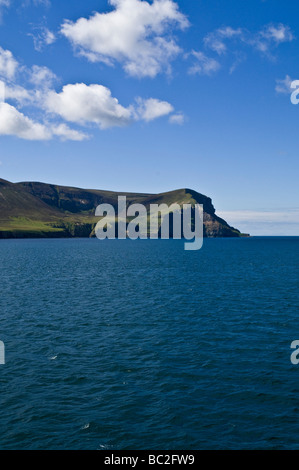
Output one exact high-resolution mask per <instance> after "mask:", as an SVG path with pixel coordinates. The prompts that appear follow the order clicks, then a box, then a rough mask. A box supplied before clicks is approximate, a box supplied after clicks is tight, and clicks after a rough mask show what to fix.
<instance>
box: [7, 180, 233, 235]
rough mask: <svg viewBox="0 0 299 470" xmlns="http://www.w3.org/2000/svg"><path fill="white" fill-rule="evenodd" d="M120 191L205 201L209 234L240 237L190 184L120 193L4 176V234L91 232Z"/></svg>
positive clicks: (137, 198) (167, 200)
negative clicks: (99, 208)
mask: <svg viewBox="0 0 299 470" xmlns="http://www.w3.org/2000/svg"><path fill="white" fill-rule="evenodd" d="M118 196H126V197H127V203H128V205H129V204H133V203H141V204H144V205H145V206H146V207H147V208H149V206H150V204H163V203H164V204H168V205H170V204H172V203H179V204H180V205H182V204H188V203H191V204H196V203H197V204H203V207H204V236H205V237H241V236H242V234H241V233H240V232H239V230H237V229H235V228H233V227H230V226H229V225H228V224H227V223H226V222H225V220H223V219H220V218H219V217H217V215H216V214H215V209H214V207H213V204H212V201H211V199H210V198H209V197H207V196H204V195H202V194H199V193H197V192H196V191H192V190H190V189H179V190H177V191H171V192H167V193H161V194H137V193H136V194H135V193H116V192H111V191H101V190H94V189H80V188H71V187H66V186H56V185H53V184H45V183H34V182H24V183H10V182H9V181H5V180H2V179H0V238H42V237H45V238H47V237H48V238H50V237H91V236H93V235H94V227H95V225H96V223H97V222H98V221H99V218H97V217H95V209H96V207H97V206H98V205H99V204H103V203H106V204H107V203H108V204H111V205H112V206H113V207H114V208H115V209H116V211H117V206H118Z"/></svg>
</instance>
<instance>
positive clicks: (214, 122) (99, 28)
mask: <svg viewBox="0 0 299 470" xmlns="http://www.w3.org/2000/svg"><path fill="white" fill-rule="evenodd" d="M240 5H241V6H240ZM0 12H1V24H0V93H1V90H2V94H3V91H5V93H4V96H3V97H2V101H1V103H0V162H1V163H0V175H1V177H2V178H5V179H8V180H10V181H14V182H17V181H25V180H26V181H28V180H34V181H44V182H49V183H56V184H64V185H73V186H79V187H86V188H99V189H111V190H115V191H118V190H119V191H140V192H164V191H168V190H172V189H178V188H182V187H189V188H192V189H194V190H196V191H199V192H201V193H203V194H206V195H209V196H210V197H212V199H213V202H214V205H215V207H216V209H217V213H219V214H220V215H221V216H223V217H225V218H226V219H227V220H228V222H230V223H232V224H233V225H235V226H237V227H238V228H240V229H241V230H243V231H247V232H250V233H251V234H254V235H272V234H273V235H283V234H286V235H299V202H298V195H299V194H298V187H299V185H298V169H299V168H298V167H299V163H298V145H297V135H298V126H299V106H294V105H293V104H292V103H291V101H290V96H291V88H290V84H291V82H292V81H293V80H296V79H299V70H298V59H299V42H298V41H299V28H298V20H297V18H298V14H299V5H298V2H295V1H294V0H286V1H284V2H281V1H278V0H276V1H275V0H264V1H262V0H251V1H250V2H241V3H240V1H236V0H226V1H224V0H221V1H220V0H209V1H203V0H197V1H190V0H178V1H176V2H175V1H172V0H155V1H148V2H147V1H145V0H111V1H110V2H109V1H107V0H84V1H81V0H77V1H76V2H70V1H69V0H68V1H66V0H65V1H64V0H24V1H23V0H19V1H18V0H0ZM0 100H1V95H0Z"/></svg>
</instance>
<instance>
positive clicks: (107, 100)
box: [45, 83, 132, 129]
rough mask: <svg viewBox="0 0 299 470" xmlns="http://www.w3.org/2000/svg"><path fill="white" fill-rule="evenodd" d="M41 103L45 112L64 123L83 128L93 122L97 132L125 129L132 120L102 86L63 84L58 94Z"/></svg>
mask: <svg viewBox="0 0 299 470" xmlns="http://www.w3.org/2000/svg"><path fill="white" fill-rule="evenodd" d="M45 104H46V108H47V109H48V111H50V112H52V113H55V114H58V115H59V116H61V117H62V118H63V119H65V120H66V121H69V122H75V123H78V124H83V125H84V124H87V123H94V124H97V125H98V126H99V127H100V128H101V129H107V128H108V127H113V126H120V127H121V126H125V125H127V124H129V122H130V120H131V117H132V113H131V111H130V110H129V109H127V108H125V107H123V106H121V105H120V104H119V102H118V100H117V99H116V98H113V96H112V95H111V91H110V90H109V89H108V88H106V87H104V86H102V85H89V86H88V85H85V83H76V84H74V85H66V86H64V87H63V90H62V92H61V93H56V92H55V91H50V92H49V93H48V96H47V99H46V103H45Z"/></svg>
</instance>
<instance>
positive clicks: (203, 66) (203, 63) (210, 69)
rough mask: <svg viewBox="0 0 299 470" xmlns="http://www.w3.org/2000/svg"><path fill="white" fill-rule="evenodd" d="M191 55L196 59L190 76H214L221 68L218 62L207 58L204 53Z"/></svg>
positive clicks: (195, 52)
mask: <svg viewBox="0 0 299 470" xmlns="http://www.w3.org/2000/svg"><path fill="white" fill-rule="evenodd" d="M190 55H191V56H192V57H194V58H195V61H194V63H193V65H192V66H191V67H190V68H189V70H188V73H189V74H190V75H212V74H213V73H215V72H217V71H218V70H219V69H220V67H221V65H220V63H219V62H218V61H217V60H215V59H213V58H212V57H208V56H206V55H205V54H204V53H203V52H200V51H192V52H191V54H190Z"/></svg>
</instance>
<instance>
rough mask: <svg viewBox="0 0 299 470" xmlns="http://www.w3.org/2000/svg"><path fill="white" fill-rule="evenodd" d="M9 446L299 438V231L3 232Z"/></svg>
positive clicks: (4, 404)
mask: <svg viewBox="0 0 299 470" xmlns="http://www.w3.org/2000/svg"><path fill="white" fill-rule="evenodd" d="M0 260H1V271H0V276H1V284H0V286H1V287H0V289H1V291H0V340H2V341H3V342H4V343H5V346H6V365H1V366H0V410H1V413H0V429H1V433H0V448H1V449H131V450H135V449H136V450H137V449H163V450H172V449H177V450H179V449H180V450H196V449H289V448H293V449H299V365H298V366H294V365H292V364H291V362H290V354H291V349H290V344H291V342H292V341H293V340H296V339H298V340H299V296H298V279H299V275H298V265H299V238H252V239H240V240H239V239H215V240H205V241H204V247H203V249H202V250H200V251H198V252H185V251H184V249H183V242H182V241H174V240H170V241H164V240H157V241H150V240H145V241H136V242H134V241H129V240H128V241H127V240H119V241H112V240H110V241H105V242H100V241H98V240H83V239H82V240H16V241H13V240H8V241H5V240H3V241H1V242H0Z"/></svg>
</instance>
